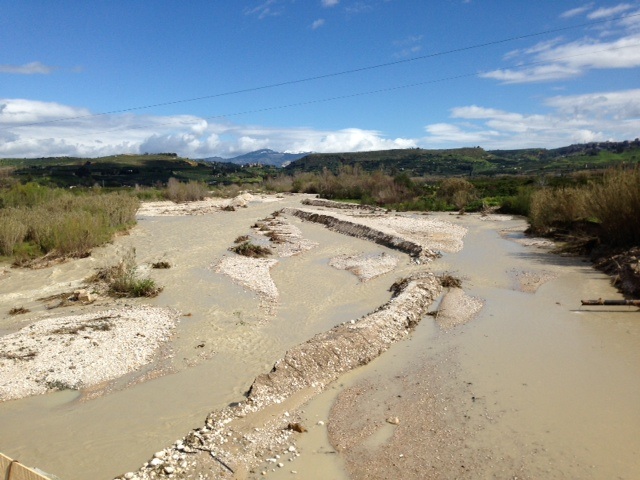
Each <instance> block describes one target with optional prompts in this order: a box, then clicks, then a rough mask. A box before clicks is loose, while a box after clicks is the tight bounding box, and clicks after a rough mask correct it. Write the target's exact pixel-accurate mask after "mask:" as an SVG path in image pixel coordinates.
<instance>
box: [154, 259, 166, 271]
mask: <svg viewBox="0 0 640 480" xmlns="http://www.w3.org/2000/svg"><path fill="white" fill-rule="evenodd" d="M151 268H158V269H165V268H171V264H170V263H169V262H167V261H165V260H162V261H160V262H155V263H152V264H151Z"/></svg>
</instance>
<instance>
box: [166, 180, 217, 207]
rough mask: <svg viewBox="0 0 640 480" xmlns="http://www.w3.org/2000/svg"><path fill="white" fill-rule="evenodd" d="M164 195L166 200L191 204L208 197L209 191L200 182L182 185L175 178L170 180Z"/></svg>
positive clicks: (192, 181)
mask: <svg viewBox="0 0 640 480" xmlns="http://www.w3.org/2000/svg"><path fill="white" fill-rule="evenodd" d="M165 195H166V197H167V199H169V200H171V201H173V202H176V203H181V202H191V201H195V200H203V199H205V198H206V197H208V196H209V189H208V188H207V186H206V185H205V184H204V183H202V182H196V181H194V180H191V181H189V182H188V183H182V182H180V181H179V180H176V179H175V178H170V179H169V182H167V190H166V193H165Z"/></svg>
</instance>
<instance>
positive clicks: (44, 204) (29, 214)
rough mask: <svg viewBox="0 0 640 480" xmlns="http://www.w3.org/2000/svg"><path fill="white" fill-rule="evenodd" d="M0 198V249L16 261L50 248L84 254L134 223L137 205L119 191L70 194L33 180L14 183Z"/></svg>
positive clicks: (136, 200)
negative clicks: (0, 206)
mask: <svg viewBox="0 0 640 480" xmlns="http://www.w3.org/2000/svg"><path fill="white" fill-rule="evenodd" d="M0 198H2V202H3V205H5V206H4V208H0V254H2V255H12V254H13V256H14V259H15V260H16V262H17V263H18V264H21V263H24V262H25V261H27V260H30V259H32V258H34V257H37V256H39V255H42V254H47V253H50V252H53V253H55V254H58V255H62V256H78V255H84V254H86V253H87V252H88V251H89V250H90V249H91V248H93V247H96V246H99V245H102V244H104V243H106V242H108V241H109V240H110V239H111V238H112V236H113V234H114V233H115V232H116V231H118V230H123V229H126V228H128V227H129V226H131V225H133V224H135V214H136V211H137V210H138V206H139V204H140V202H139V200H138V199H137V198H135V197H134V196H132V195H129V194H124V193H106V194H105V193H101V192H100V191H88V192H87V191H85V192H83V193H81V194H72V193H69V192H67V191H64V190H62V189H50V188H47V187H41V186H38V185H36V184H27V185H16V186H14V187H12V188H10V189H9V190H7V191H4V192H2V193H1V194H0Z"/></svg>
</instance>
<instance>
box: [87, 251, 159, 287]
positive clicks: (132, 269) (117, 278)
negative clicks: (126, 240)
mask: <svg viewBox="0 0 640 480" xmlns="http://www.w3.org/2000/svg"><path fill="white" fill-rule="evenodd" d="M91 280H93V281H98V282H104V283H106V284H107V286H108V290H109V293H110V294H111V295H113V296H115V297H155V296H157V295H158V294H159V293H160V292H161V291H162V287H159V286H158V285H157V284H156V282H155V281H154V280H153V279H151V278H140V277H138V267H137V265H136V258H135V250H131V251H130V252H129V253H127V254H126V255H125V256H124V257H123V258H122V260H120V262H118V264H117V265H114V266H112V267H108V268H105V269H102V270H100V271H99V272H98V273H97V274H96V275H95V276H94V277H93V278H92V279H91Z"/></svg>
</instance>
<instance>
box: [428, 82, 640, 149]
mask: <svg viewBox="0 0 640 480" xmlns="http://www.w3.org/2000/svg"><path fill="white" fill-rule="evenodd" d="M543 105H544V106H546V107H548V108H549V109H550V111H549V112H548V113H546V114H524V113H518V112H508V111H504V110H499V109H495V108H490V107H481V106H477V105H470V106H464V107H456V108H454V109H452V110H451V119H452V120H453V121H452V122H449V123H435V124H430V125H427V126H426V127H425V131H426V133H427V136H426V137H424V138H422V139H421V140H420V141H419V143H420V144H421V145H423V146H425V147H431V148H435V147H438V146H447V147H451V146H463V145H466V146H475V145H481V146H483V147H484V148H487V149H509V148H528V147H550V148H551V147H560V146H566V145H569V144H572V143H585V142H593V141H608V140H613V141H615V140H618V141H620V140H631V139H634V138H637V137H638V132H640V89H633V90H623V91H614V92H598V93H591V94H585V95H567V96H556V97H551V98H548V99H546V100H545V101H544V104H543Z"/></svg>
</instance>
